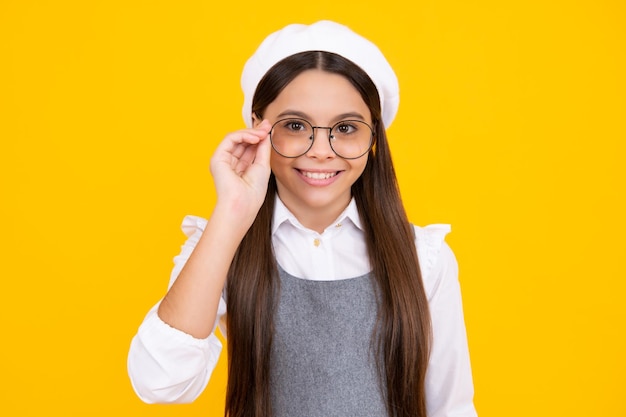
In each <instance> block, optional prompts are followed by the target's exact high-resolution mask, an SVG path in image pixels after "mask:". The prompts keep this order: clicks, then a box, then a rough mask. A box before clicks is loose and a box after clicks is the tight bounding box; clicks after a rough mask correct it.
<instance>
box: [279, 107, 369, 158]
mask: <svg viewBox="0 0 626 417" xmlns="http://www.w3.org/2000/svg"><path fill="white" fill-rule="evenodd" d="M285 120H297V121H302V122H305V123H306V124H308V125H309V126H311V129H312V130H313V133H311V136H312V138H313V140H311V144H310V145H309V147H308V148H306V150H305V151H304V152H302V153H301V154H299V155H296V156H287V155H283V154H282V153H280V152H279V151H278V149H276V147H275V146H274V141H273V140H272V132H273V131H274V126H276V125H277V124H278V123H280V122H283V121H285ZM346 122H358V123H362V124H364V125H365V126H367V127H368V128H369V130H370V132H371V134H370V143H369V146H368V147H367V149H366V150H365V152H363V153H362V154H361V155H359V156H353V157H350V158H346V157H345V156H342V155H340V154H338V153H337V151H336V150H335V148H333V142H332V139H333V138H334V136H333V135H331V134H330V132H332V131H333V129H334V128H335V127H337V126H339V125H340V124H342V123H346ZM315 129H328V144H329V145H330V149H332V151H333V153H334V154H335V155H337V156H338V157H340V158H342V159H348V160H352V159H359V158H361V157H363V156H364V155H366V154H367V153H368V152H369V151H370V150H371V149H372V147H373V146H374V142H375V141H374V137H375V136H376V133H375V132H374V128H373V127H372V126H370V124H369V123H367V122H365V121H363V120H356V119H345V120H340V121H338V122H337V123H335V124H334V125H332V126H313V123H311V122H309V121H308V120H306V119H303V118H301V117H285V118H283V119H280V120H277V121H276V122H274V123H273V124H272V128H271V129H270V132H269V135H270V143H271V144H272V149H274V151H275V152H276V153H277V154H279V155H280V156H282V157H283V158H290V159H293V158H299V157H301V156H302V155H304V154H306V153H307V152H308V151H310V150H311V148H312V147H313V143H315Z"/></svg>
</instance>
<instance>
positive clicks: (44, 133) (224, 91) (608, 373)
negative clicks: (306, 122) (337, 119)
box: [0, 0, 626, 417]
mask: <svg viewBox="0 0 626 417" xmlns="http://www.w3.org/2000/svg"><path fill="white" fill-rule="evenodd" d="M625 8H626V7H625V6H624V3H623V2H621V1H616V0H615V1H609V0H606V1H601V0H581V1H565V0H559V1H545V0H544V1H539V0H529V1H521V0H519V1H518V0H516V1H502V0H498V1H496V0H493V1H489V0H478V1H463V0H457V1H453V0H440V1H434V0H424V1H414V2H411V1H408V2H407V1H406V0H402V1H397V0H387V1H384V2H380V1H369V2H367V1H343V2H340V1H337V0H319V1H314V2H305V3H302V2H288V1H281V2H274V3H264V2H258V1H239V2H228V1H212V0H211V1H209V0H204V1H200V0H195V1H181V2H173V1H171V2H167V1H120V0H115V1H18V0H14V1H7V0H2V1H1V2H0V64H1V65H0V181H1V182H0V185H1V188H0V191H1V195H0V198H1V200H0V207H1V208H0V210H1V216H0V231H1V233H2V248H1V255H0V256H1V266H0V268H1V269H0V274H1V278H2V280H1V289H2V297H1V301H0V332H2V343H1V347H0V363H1V370H0V378H1V379H2V387H1V389H0V398H1V401H0V414H2V415H6V416H45V415H57V414H58V415H68V416H69V415H76V416H78V415H81V416H82V415H89V416H99V415H102V416H112V415H119V416H181V415H185V416H207V415H209V416H219V415H221V413H222V407H223V403H224V400H223V397H224V381H225V367H224V365H225V360H224V359H225V358H224V356H223V357H222V360H221V362H220V364H219V367H218V370H217V371H216V374H215V377H214V379H213V380H212V381H211V383H210V385H209V388H208V389H207V391H206V392H205V393H204V394H203V395H202V397H201V398H200V399H199V400H198V401H197V402H196V403H194V404H191V405H175V406H171V405H169V406H168V405H146V404H143V403H141V402H140V401H139V400H138V399H137V397H135V395H134V393H133V392H132V390H131V387H130V384H129V381H128V377H127V375H126V354H127V350H128V344H129V342H130V339H131V337H132V336H133V334H134V333H135V331H136V328H137V326H138V325H139V323H140V322H141V320H142V318H143V315H144V313H145V312H146V311H147V310H148V309H149V307H150V306H151V305H152V304H153V303H154V302H156V301H157V300H158V299H159V298H160V297H161V296H162V295H163V293H164V291H165V288H166V285H167V281H168V277H169V272H170V268H171V266H172V258H173V256H174V255H176V254H177V252H178V250H179V247H180V245H181V244H182V243H183V240H184V236H183V235H182V233H181V231H180V228H179V226H180V222H181V220H182V218H183V216H184V215H185V214H188V213H192V214H197V215H202V216H207V215H208V214H209V213H210V211H211V206H212V204H213V202H214V198H215V195H214V192H213V190H212V183H211V179H210V175H209V173H208V169H207V167H208V162H209V157H210V155H211V153H212V150H213V149H214V148H215V146H216V144H217V143H218V141H219V140H220V139H221V138H222V137H223V135H224V134H225V133H226V132H228V131H231V130H234V129H238V128H240V127H241V126H242V120H241V116H240V105H241V102H242V95H241V92H240V90H239V75H240V71H241V68H242V66H243V63H244V62H245V60H246V59H247V57H248V56H249V55H250V54H251V53H252V52H253V51H254V49H255V48H256V46H257V45H258V43H259V42H260V41H261V40H262V39H263V37H265V36H266V35H267V34H269V33H270V32H272V31H274V30H277V29H279V28H280V27H282V26H283V25H285V24H287V23H292V22H301V23H311V22H313V21H315V20H317V19H321V18H331V19H336V20H339V21H341V22H343V23H346V24H348V25H350V26H351V27H353V28H354V29H355V30H356V31H357V32H360V33H362V34H364V35H365V36H367V37H368V38H370V39H372V40H373V41H374V42H376V43H377V44H378V45H379V46H380V47H381V49H382V50H383V51H384V52H385V54H386V55H387V57H388V59H389V61H390V62H391V63H392V65H393V66H394V68H395V69H396V71H397V73H398V76H399V79H400V84H401V91H402V100H401V107H400V112H399V114H398V117H397V119H396V121H395V122H394V124H393V126H392V127H391V129H390V132H389V134H390V137H391V143H392V149H393V151H394V155H395V161H396V163H397V168H398V175H399V177H400V182H401V188H402V193H403V196H404V198H405V201H406V206H407V209H408V211H409V213H410V216H411V220H412V221H413V222H415V223H417V224H426V223H433V222H445V223H451V224H452V225H453V233H452V234H451V235H450V236H449V239H448V241H449V243H450V244H451V245H452V247H453V249H454V250H455V252H456V254H457V257H458V260H459V263H460V271H461V275H460V279H461V282H462V289H463V295H464V302H465V311H466V321H467V329H468V333H469V345H470V350H471V358H472V365H473V369H474V379H475V388H476V406H477V409H478V411H479V415H480V416H481V417H502V416H507V417H515V416H524V417H527V416H569V417H571V416H585V417H588V416H626V403H625V402H624V400H623V393H624V387H625V384H624V377H625V374H626V359H624V354H625V353H626V336H625V335H624V333H625V332H624V330H625V329H624V327H625V325H624V323H625V321H626V307H625V304H626V301H625V300H624V298H625V295H626V294H625V293H626V291H625V289H626V284H625V281H626V280H625V278H626V274H625V273H624V264H623V252H624V249H625V245H624V237H625V236H626V223H625V221H624V213H625V212H626V205H625V203H624V194H625V193H624V191H625V190H624V189H625V187H624V180H625V177H626V175H625V170H624V156H625V155H624V150H625V145H624V142H625V140H626V117H625V116H626V82H625V76H624V75H625V74H626V58H625V57H626V54H625V53H626V42H625V41H626V33H625V32H626V29H625V27H626V26H625V25H626V21H625V19H624V18H625V17H626V16H625Z"/></svg>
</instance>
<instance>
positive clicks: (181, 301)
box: [158, 204, 253, 339]
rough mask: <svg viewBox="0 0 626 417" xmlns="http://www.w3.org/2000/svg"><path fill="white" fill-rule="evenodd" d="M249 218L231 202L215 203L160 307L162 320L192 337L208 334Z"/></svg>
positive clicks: (206, 335)
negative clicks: (196, 241) (197, 239)
mask: <svg viewBox="0 0 626 417" xmlns="http://www.w3.org/2000/svg"><path fill="white" fill-rule="evenodd" d="M252 218H253V217H252ZM251 221H252V219H251V215H250V214H246V215H245V216H244V215H237V210H236V209H234V208H233V207H232V205H231V206H228V207H224V206H222V205H219V204H218V206H216V208H215V210H214V212H213V215H212V216H211V218H210V219H209V221H208V223H207V225H206V228H205V230H204V232H203V234H202V236H201V237H200V240H199V241H198V243H197V245H196V247H195V248H194V250H193V252H192V253H191V255H190V257H189V259H188V260H187V262H186V264H185V266H184V267H183V269H182V270H181V272H180V274H179V275H178V278H177V279H176V281H175V282H174V283H173V284H172V286H171V288H170V289H169V291H168V293H167V294H166V296H165V297H164V299H163V301H162V302H161V304H160V306H159V310H158V315H159V317H160V318H161V320H163V321H164V322H165V323H167V324H169V325H170V326H172V327H174V328H176V329H178V330H181V331H183V332H185V333H187V334H189V335H191V336H193V337H195V338H198V339H203V338H206V337H208V335H209V334H210V333H211V331H212V330H213V327H214V325H215V320H216V315H217V309H218V305H219V300H220V296H221V294H222V290H223V288H224V283H225V281H226V275H227V273H228V269H229V268H230V264H231V262H232V259H233V257H234V254H235V251H236V250H237V247H238V246H239V243H240V242H241V239H243V236H244V235H245V233H246V231H247V229H248V227H249V225H250V224H251Z"/></svg>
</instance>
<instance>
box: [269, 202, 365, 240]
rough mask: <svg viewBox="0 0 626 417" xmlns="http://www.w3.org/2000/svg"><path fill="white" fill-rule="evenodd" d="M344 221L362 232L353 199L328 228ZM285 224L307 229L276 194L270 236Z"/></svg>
mask: <svg viewBox="0 0 626 417" xmlns="http://www.w3.org/2000/svg"><path fill="white" fill-rule="evenodd" d="M346 220H349V221H350V222H352V224H354V225H355V226H356V227H357V228H359V229H360V230H363V226H362V224H361V217H360V216H359V210H358V209H357V207H356V201H355V200H354V197H353V198H352V199H351V200H350V203H349V204H348V206H347V207H346V209H345V210H344V211H343V212H342V213H341V214H340V215H339V217H337V220H335V221H334V222H333V224H332V225H331V226H329V227H332V226H333V225H336V224H339V223H343V222H345V221H346ZM285 222H289V223H291V224H292V225H293V226H295V227H297V228H299V229H302V230H307V228H306V227H304V226H303V225H302V224H301V223H300V221H298V219H297V218H296V216H294V215H293V213H291V211H289V209H288V208H287V206H285V204H284V203H283V202H282V200H281V199H280V198H279V197H278V194H276V200H275V203H274V219H273V221H272V235H274V233H276V230H278V228H279V227H280V226H281V225H282V224H283V223H285Z"/></svg>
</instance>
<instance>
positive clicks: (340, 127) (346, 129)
mask: <svg viewBox="0 0 626 417" xmlns="http://www.w3.org/2000/svg"><path fill="white" fill-rule="evenodd" d="M333 130H334V131H335V133H336V134H337V135H349V134H350V133H354V132H356V131H357V130H358V126H356V123H350V122H339V123H337V124H336V125H335V127H334V128H333Z"/></svg>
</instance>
